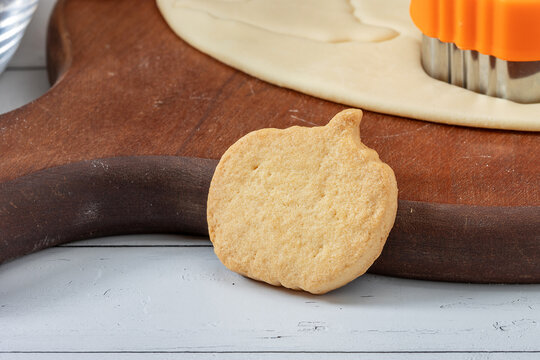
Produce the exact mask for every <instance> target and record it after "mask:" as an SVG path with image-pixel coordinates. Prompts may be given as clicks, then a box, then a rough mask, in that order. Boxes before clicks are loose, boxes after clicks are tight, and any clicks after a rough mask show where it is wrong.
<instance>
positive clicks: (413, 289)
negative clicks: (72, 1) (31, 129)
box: [0, 0, 540, 360]
mask: <svg viewBox="0 0 540 360" xmlns="http://www.w3.org/2000/svg"><path fill="white" fill-rule="evenodd" d="M52 6H53V0H42V1H41V2H40V5H39V8H38V11H37V13H36V16H35V17H34V19H33V21H32V24H31V26H30V28H29V30H28V32H27V34H26V36H25V38H24V41H23V43H22V45H21V47H20V49H19V51H18V53H17V55H16V56H15V58H14V59H13V61H12V63H11V67H10V68H8V70H7V72H6V73H4V74H3V75H2V76H0V113H3V112H7V111H9V110H12V109H14V108H16V107H19V106H21V105H23V104H25V103H27V102H29V101H31V100H32V99H35V98H37V97H38V96H40V95H41V94H42V93H44V92H45V91H47V89H48V83H47V76H46V70H45V49H44V48H45V29H46V24H47V19H48V15H49V13H50V11H51V9H52ZM21 121H32V119H23V120H21ZM1 125H2V124H1V123H0V127H1ZM0 156H1V154H0ZM509 241H511V239H509ZM508 261H512V259H508ZM30 358H32V359H58V360H63V359H96V358H102V359H173V358H188V359H207V358H216V359H247V358H250V359H270V358H272V359H273V358H279V359H307V358H319V359H375V360H377V359H398V360H399V359H538V358H540V285H528V286H526V285H519V286H517V285H516V286H511V285H470V284H449V283H437V282H427V281H415V280H404V279H396V278H389V277H383V276H374V275H366V276H363V277H361V278H360V279H358V280H356V281H354V282H353V283H351V284H349V285H348V286H346V287H344V288H342V289H340V290H337V291H334V292H332V293H330V294H327V295H324V296H313V295H308V294H305V293H300V292H294V291H288V290H284V289H280V288H275V287H271V286H267V285H264V284H261V283H258V282H255V281H251V280H249V279H246V278H243V277H241V276H239V275H236V274H234V273H232V272H230V271H228V270H227V269H226V268H225V267H224V266H223V265H221V263H220V262H219V261H218V260H217V258H216V256H215V255H214V253H213V251H212V247H211V244H210V242H209V241H208V240H207V239H202V238H193V237H187V236H180V235H142V236H122V237H112V238H104V239H95V240H89V241H84V242H79V243H73V244H68V245H66V246H62V247H56V248H52V249H48V250H45V251H42V252H39V253H36V254H32V255H29V256H26V257H24V258H21V259H18V260H15V261H12V262H9V263H6V264H3V265H0V359H30Z"/></svg>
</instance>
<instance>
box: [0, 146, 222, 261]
mask: <svg viewBox="0 0 540 360" xmlns="http://www.w3.org/2000/svg"><path fill="white" fill-rule="evenodd" d="M216 166H217V161H216V160H208V159H195V158H186V157H176V156H129V157H115V158H108V159H97V160H89V161H82V162H77V163H71V164H67V165H63V166H58V167H53V168H49V169H46V170H42V171H38V172H35V173H32V174H29V175H26V176H23V177H20V178H18V179H15V180H12V181H9V182H6V183H1V184H0V263H2V262H5V261H7V260H11V259H14V258H17V257H20V256H22V255H25V254H29V253H31V252H35V251H38V250H41V249H44V248H47V247H51V246H55V245H59V244H63V243H66V242H70V241H75V240H82V239H88V238H93V237H100V236H108V235H118V234H136V233H187V234H197V235H206V234H208V228H207V224H206V194H208V188H209V187H210V181H211V179H212V175H213V173H214V170H215V167H216Z"/></svg>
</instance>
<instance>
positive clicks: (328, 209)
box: [207, 110, 397, 294]
mask: <svg viewBox="0 0 540 360" xmlns="http://www.w3.org/2000/svg"><path fill="white" fill-rule="evenodd" d="M361 118H362V112H361V111H360V110H345V111H342V112H340V113H339V114H337V115H336V116H334V118H333V119H332V120H331V121H330V122H329V123H328V124H327V125H326V126H321V127H313V128H308V127H299V126H293V127H291V128H288V129H284V130H280V129H262V130H258V131H254V132H252V133H249V134H247V135H245V136H244V137H242V138H241V139H240V140H238V141H237V142H236V143H234V144H233V145H232V146H231V147H230V148H229V149H228V150H227V151H226V152H225V154H224V155H223V157H222V158H221V160H220V162H219V164H218V166H217V168H216V171H215V173H214V176H213V178H212V183H211V185H210V191H209V194H208V210H207V217H208V230H209V234H210V240H211V241H212V243H213V244H214V251H215V252H216V255H217V256H218V258H219V259H220V260H221V261H222V262H223V264H225V266H226V267H228V268H229V269H231V270H232V271H235V272H237V273H240V274H242V275H245V276H248V277H250V278H253V279H256V280H260V281H264V282H267V283H269V284H272V285H281V286H284V287H287V288H290V289H302V290H305V291H309V292H311V293H314V294H323V293H326V292H328V291H330V290H333V289H336V288H338V287H340V286H343V285H345V284H346V283H348V282H350V281H351V280H353V279H355V278H356V277H358V276H360V275H362V274H363V273H365V272H366V270H367V269H368V268H369V267H370V266H371V264H373V262H374V261H375V259H377V257H378V256H379V255H380V253H381V251H382V248H383V246H384V243H385V241H386V238H387V237H388V233H389V232H390V229H391V228H392V226H393V224H394V219H395V216H396V210H397V185H396V179H395V176H394V172H393V171H392V169H391V168H390V167H389V166H388V165H386V164H385V163H383V162H382V161H381V160H379V156H378V155H377V153H376V152H375V151H374V150H372V149H369V148H368V147H366V146H365V145H364V144H362V143H361V142H360V131H359V124H360V120H361Z"/></svg>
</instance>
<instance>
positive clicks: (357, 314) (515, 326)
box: [0, 235, 540, 356]
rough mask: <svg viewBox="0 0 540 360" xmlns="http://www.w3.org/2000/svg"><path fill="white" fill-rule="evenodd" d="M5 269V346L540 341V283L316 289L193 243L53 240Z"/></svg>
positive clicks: (370, 347) (1, 315)
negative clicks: (238, 266) (241, 268)
mask: <svg viewBox="0 0 540 360" xmlns="http://www.w3.org/2000/svg"><path fill="white" fill-rule="evenodd" d="M147 241H148V243H151V241H152V235H147ZM176 243H177V244H182V243H183V237H182V236H178V237H177V239H176ZM1 270H2V271H0V285H1V286H0V319H1V321H0V332H1V333H2V334H9V336H8V337H4V338H3V339H2V340H1V341H0V351H27V352H39V351H53V352H65V351H79V352H86V351H88V352H91V351H101V352H114V351H119V352H126V351H131V352H139V351H142V352H144V351H164V352H166V351H170V352H205V353H213V352H216V353H220V352H255V353H258V352H264V351H269V352H272V351H280V352H331V353H332V352H452V351H458V352H463V353H467V352H473V353H474V352H493V351H529V352H532V351H540V347H539V343H538V341H537V339H538V338H539V336H540V326H539V325H538V324H540V311H539V309H540V285H512V286H509V285H506V286H503V285H473V284H449V283H440V282H429V281H418V280H403V279H396V278H391V277H384V276H376V275H367V276H364V277H361V278H359V279H357V280H355V281H354V282H352V283H351V284H349V285H347V286H345V287H344V288H342V289H339V290H337V291H334V292H331V293H329V294H327V295H325V296H315V295H310V294H306V293H302V292H297V291H291V290H286V289H283V288H276V287H273V286H270V285H267V284H264V283H260V282H256V281H253V280H250V279H247V278H244V277H242V276H240V275H238V274H235V273H233V272H231V271H229V270H227V269H226V268H225V267H224V266H223V265H222V264H221V263H220V262H219V260H218V259H217V257H216V256H215V254H214V253H213V249H212V248H210V247H190V246H188V247H146V248H144V249H143V248H137V247H134V248H129V247H127V248H126V247H122V248H108V247H103V248H64V247H62V248H52V249H47V250H44V251H42V252H40V253H36V254H32V255H29V256H26V257H24V258H22V259H18V260H15V261H12V262H10V263H7V264H4V265H2V269H1ZM435 356H438V355H435Z"/></svg>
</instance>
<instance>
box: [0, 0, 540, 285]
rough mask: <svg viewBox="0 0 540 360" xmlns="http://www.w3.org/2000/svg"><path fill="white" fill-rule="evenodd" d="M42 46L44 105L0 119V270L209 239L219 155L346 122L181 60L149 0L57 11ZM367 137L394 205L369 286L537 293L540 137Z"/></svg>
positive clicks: (402, 132)
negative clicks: (531, 287) (47, 257)
mask: <svg viewBox="0 0 540 360" xmlns="http://www.w3.org/2000/svg"><path fill="white" fill-rule="evenodd" d="M47 47H48V71H49V76H50V80H51V83H52V84H54V85H53V87H52V88H51V90H50V91H49V92H47V93H46V94H45V95H43V96H42V97H41V98H39V99H38V100H36V101H34V102H32V103H30V104H28V105H26V106H24V107H22V108H20V109H17V110H15V111H12V112H10V113H7V114H4V115H1V116H0V134H1V135H0V136H1V139H2V141H1V143H0V261H5V260H8V259H12V258H15V257H17V256H20V255H23V254H26V253H29V252H32V251H36V250H39V249H42V248H45V247H48V246H53V245H56V244H60V243H63V242H67V241H73V240H78V239H84V238H89V237H95V236H104V235H112V234H127V233H140V232H187V233H195V234H206V233H207V228H206V216H205V211H206V195H207V191H208V186H209V183H210V180H211V177H212V173H213V170H214V168H215V166H216V164H217V159H219V157H220V156H221V154H222V153H223V152H224V151H225V150H226V149H227V147H228V146H229V145H231V144H232V143H233V142H234V141H236V140H237V139H238V138H240V137H241V136H242V135H244V134H246V133H247V132H249V131H252V130H256V129H260V128H263V127H277V128H286V127H289V126H292V125H303V126H313V125H324V124H326V122H327V121H328V120H329V119H330V118H331V117H332V116H333V115H334V114H335V113H337V112H338V111H340V110H342V109H344V108H345V106H343V105H340V104H336V103H331V102H328V101H324V100H320V99H316V98H313V97H310V96H307V95H303V94H301V93H298V92H295V91H291V90H288V89H284V88H280V87H277V86H274V85H271V84H268V83H266V82H263V81H260V80H257V79H255V78H253V77H250V76H248V75H246V74H244V73H241V72H239V71H237V70H235V69H232V68H230V67H228V66H226V65H223V64H221V63H220V62H218V61H216V60H214V59H212V58H210V57H209V56H206V55H204V54H202V53H200V52H199V51H197V50H195V49H193V48H191V47H190V46H189V45H187V44H186V43H185V42H183V41H182V40H181V39H179V38H178V37H177V36H175V35H174V33H173V32H172V31H171V30H170V29H169V28H168V27H167V25H166V24H165V22H164V21H163V19H162V18H161V16H160V14H159V12H158V11H157V8H156V6H155V4H154V1H152V0H146V1H140V2H134V1H132V0H116V1H109V0H60V1H59V2H58V4H57V5H56V8H55V10H54V13H53V15H52V18H51V21H50V26H49V33H48V44H47ZM539 121H540V114H539ZM361 134H362V140H363V141H364V142H365V144H366V145H368V146H369V147H372V148H374V149H375V150H377V152H378V153H379V154H380V157H381V159H382V160H383V161H385V162H387V163H388V164H389V165H390V166H391V167H392V168H393V169H394V171H395V173H396V176H397V180H398V186H399V191H400V194H399V197H400V201H399V210H398V215H397V218H396V223H395V227H394V229H393V230H392V233H391V235H390V238H389V240H388V243H387V246H386V247H385V249H384V252H383V254H382V256H381V257H380V259H379V260H378V261H377V262H376V264H375V265H374V266H373V267H372V269H371V271H372V272H375V273H379V274H389V275H395V276H404V277H412V278H422V279H436V280H449V281H473V282H540V261H538V259H540V186H539V185H540V158H539V154H540V135H539V134H536V133H526V132H516V131H495V130H483V129H473V128H465V127H457V126H447V125H440V124H434V123H429V122H423V121H416V120H411V119H405V118H400V117H395V116H388V115H383V114H378V113H373V112H365V117H364V120H363V122H362V124H361Z"/></svg>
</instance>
